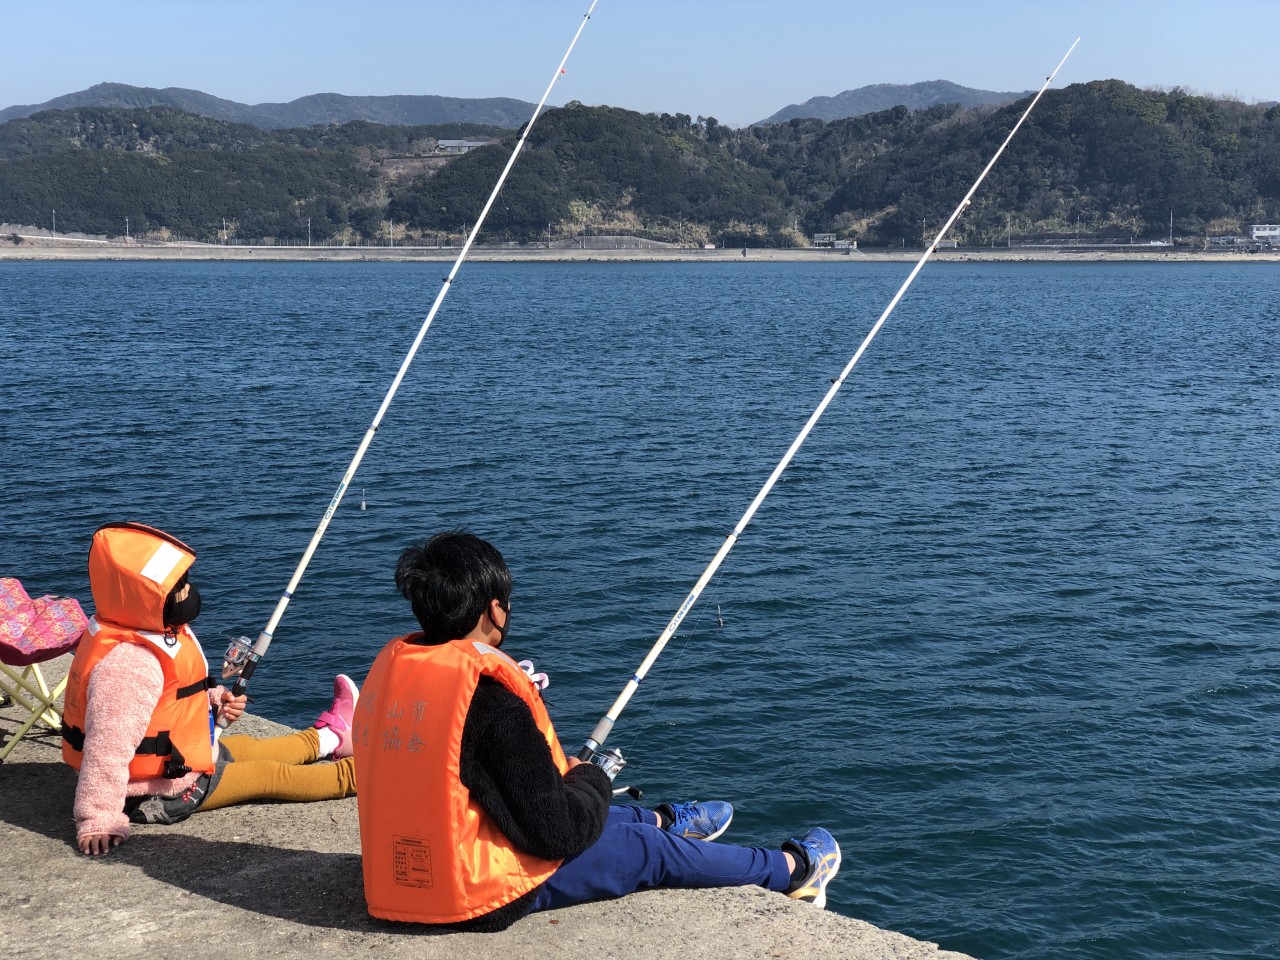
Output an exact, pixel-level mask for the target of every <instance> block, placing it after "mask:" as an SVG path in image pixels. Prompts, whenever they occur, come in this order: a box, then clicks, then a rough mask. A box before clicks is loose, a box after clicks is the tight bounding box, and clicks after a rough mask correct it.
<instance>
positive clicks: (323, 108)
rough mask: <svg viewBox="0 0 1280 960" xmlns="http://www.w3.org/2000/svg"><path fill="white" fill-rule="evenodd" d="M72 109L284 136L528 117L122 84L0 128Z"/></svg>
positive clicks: (485, 107)
mask: <svg viewBox="0 0 1280 960" xmlns="http://www.w3.org/2000/svg"><path fill="white" fill-rule="evenodd" d="M78 107H112V108H126V109H132V108H137V107H176V108H177V109H179V110H183V111H186V112H187V113H194V114H196V115H198V116H202V117H209V118H211V119H213V120H223V121H226V122H228V123H244V124H249V125H251V126H254V127H258V128H259V129H261V130H288V129H291V128H294V127H311V126H315V125H317V124H330V123H349V122H351V121H353V120H363V121H367V122H369V123H383V124H388V125H395V126H428V125H439V124H450V123H482V124H486V125H488V126H492V127H503V128H505V129H513V128H516V127H519V126H521V125H523V124H524V123H525V122H526V121H527V120H528V119H529V116H530V114H531V113H533V104H532V103H525V102H524V101H523V100H511V99H508V98H507V97H489V98H487V99H464V98H459V97H434V96H393V97H347V96H343V95H342V94H338V93H316V94H312V95H311V96H307V97H299V98H298V99H297V100H292V101H290V102H289V103H259V104H254V105H249V104H244V103H236V102H235V101H234V100H222V99H220V98H218V97H214V96H210V95H209V94H207V93H201V92H200V91H199V90H184V89H182V88H180V87H165V88H164V89H163V90H157V89H155V88H153V87H132V86H129V85H128V84H125V83H99V84H95V85H94V86H92V87H90V88H89V89H88V90H81V91H79V92H78V93H68V94H67V95H65V96H62V97H55V98H54V99H52V100H49V101H48V102H46V103H38V104H30V105H26V106H15V107H8V108H6V109H4V110H0V123H5V122H6V121H9V120H16V119H19V118H21V117H29V116H31V115H32V114H33V113H39V112H40V111H41V110H74V109H76V108H78Z"/></svg>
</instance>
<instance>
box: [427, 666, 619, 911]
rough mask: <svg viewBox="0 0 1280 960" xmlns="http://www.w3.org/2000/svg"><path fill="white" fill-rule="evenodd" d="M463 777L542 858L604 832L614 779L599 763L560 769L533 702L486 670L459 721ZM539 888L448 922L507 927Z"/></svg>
mask: <svg viewBox="0 0 1280 960" xmlns="http://www.w3.org/2000/svg"><path fill="white" fill-rule="evenodd" d="M460 761H461V775H462V776H461V779H462V784H463V786H465V787H466V788H467V789H468V790H470V791H471V795H472V796H473V797H474V798H475V800H476V802H477V803H478V804H479V805H480V806H481V807H482V808H483V809H484V811H485V812H486V813H488V814H489V816H491V817H493V819H494V822H495V823H496V824H497V825H498V829H500V830H501V831H502V832H503V834H504V835H505V836H506V837H507V839H508V840H510V841H511V843H512V845H513V846H515V847H517V848H519V849H521V850H523V851H525V852H526V853H531V854H533V855H534V856H535V857H541V858H542V859H544V860H564V859H567V858H569V857H573V856H577V855H578V854H579V853H582V851H584V850H586V849H587V848H588V847H589V846H591V845H592V844H593V843H595V842H596V841H597V840H599V839H600V834H601V833H602V832H603V831H604V824H605V819H606V818H607V817H608V814H609V803H610V800H611V799H612V795H613V784H612V783H611V782H610V780H609V778H608V777H607V776H605V774H604V771H602V770H601V769H600V768H599V767H597V766H596V765H595V764H590V763H584V764H582V765H580V766H577V767H574V768H573V769H572V770H570V771H569V772H568V773H567V774H565V775H564V776H563V777H562V776H561V775H560V771H559V770H557V769H556V766H555V763H554V762H553V761H552V759H551V748H550V747H548V746H547V741H546V739H545V738H544V737H543V736H542V734H541V733H540V732H539V730H538V726H537V724H536V723H535V722H534V720H533V713H532V712H531V711H530V710H529V707H528V705H527V704H526V703H525V702H524V701H523V700H521V699H520V698H519V697H517V696H516V695H515V694H514V693H512V692H511V691H510V690H508V689H507V688H506V687H504V686H503V685H502V684H501V683H499V682H498V681H496V680H493V679H491V678H489V677H482V678H481V679H480V684H479V686H477V687H476V692H475V694H474V696H473V697H472V699H471V706H470V708H469V709H468V710H467V719H466V723H465V725H464V726H463V728H462V754H461V758H460ZM537 893H538V888H534V889H533V890H531V891H530V892H529V893H527V894H525V895H524V896H522V897H520V898H519V899H517V900H514V901H512V902H511V903H509V904H507V905H506V906H504V907H499V908H498V909H497V910H494V911H493V912H491V913H487V914H485V915H484V916H481V917H476V918H474V919H472V920H465V921H463V922H461V923H456V924H448V926H450V927H454V928H457V929H463V930H505V929H506V928H507V927H509V926H511V924H513V923H515V922H516V921H517V920H518V919H520V918H521V917H522V916H524V915H525V914H526V913H528V912H529V907H530V906H531V905H532V903H533V899H534V897H536V896H537Z"/></svg>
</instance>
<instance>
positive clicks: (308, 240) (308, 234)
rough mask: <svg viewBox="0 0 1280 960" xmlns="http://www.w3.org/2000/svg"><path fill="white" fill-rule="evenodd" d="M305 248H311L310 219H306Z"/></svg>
mask: <svg viewBox="0 0 1280 960" xmlns="http://www.w3.org/2000/svg"><path fill="white" fill-rule="evenodd" d="M307 246H308V247H309V246H311V218H310V217H307Z"/></svg>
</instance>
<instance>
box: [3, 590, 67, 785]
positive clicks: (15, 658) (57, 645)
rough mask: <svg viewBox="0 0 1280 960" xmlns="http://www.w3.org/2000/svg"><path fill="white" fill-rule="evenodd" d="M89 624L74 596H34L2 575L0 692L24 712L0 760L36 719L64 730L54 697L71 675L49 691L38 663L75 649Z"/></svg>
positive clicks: (53, 727) (51, 726) (51, 727)
mask: <svg viewBox="0 0 1280 960" xmlns="http://www.w3.org/2000/svg"><path fill="white" fill-rule="evenodd" d="M87 624H88V620H87V619H86V618H85V615H84V611H83V610H81V609H80V604H79V603H77V602H76V601H75V600H73V599H71V598H70V597H54V596H46V597H41V598H40V599H39V600H32V599H31V598H30V597H29V596H27V591H26V590H24V589H23V587H22V584H21V583H19V582H18V581H17V580H15V579H13V578H12V577H0V694H2V695H5V696H8V697H10V698H12V701H13V703H14V704H17V705H19V706H21V707H22V708H24V709H25V710H26V719H25V720H24V721H23V722H22V724H21V726H19V727H18V730H17V732H16V733H14V734H13V735H12V736H10V737H9V741H8V742H7V743H6V744H5V745H4V746H3V747H0V763H3V762H4V760H5V758H6V757H8V756H9V752H10V751H11V750H12V749H13V748H14V746H16V745H17V743H18V741H19V740H21V739H22V738H23V737H24V736H26V734H27V731H29V730H30V729H31V728H32V727H33V726H35V725H36V724H37V723H42V724H44V725H45V726H46V727H48V728H49V729H51V730H61V729H62V709H61V708H60V707H59V706H58V705H57V702H56V701H57V699H58V698H59V697H60V696H62V691H63V690H64V689H66V686H67V679H66V677H65V676H64V677H63V678H62V679H61V680H60V681H59V682H58V683H57V684H56V685H55V686H54V687H53V688H52V689H50V687H49V685H48V683H46V682H45V678H44V674H42V673H41V672H40V664H42V663H44V662H46V661H48V660H53V659H55V658H56V657H60V656H62V655H63V654H64V653H70V652H71V651H72V650H74V649H75V647H76V644H77V643H79V642H80V635H81V634H82V633H84V629H85V626H86V625H87Z"/></svg>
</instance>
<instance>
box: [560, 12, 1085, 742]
mask: <svg viewBox="0 0 1280 960" xmlns="http://www.w3.org/2000/svg"><path fill="white" fill-rule="evenodd" d="M1079 42H1080V38H1079V37H1076V39H1075V42H1074V43H1072V44H1071V46H1070V47H1069V48H1068V49H1067V52H1066V53H1065V54H1064V55H1063V57H1062V59H1061V60H1059V61H1058V65H1057V66H1056V67H1054V68H1053V72H1052V73H1050V74H1049V76H1048V77H1046V78H1045V81H1044V84H1043V85H1042V86H1041V87H1040V90H1039V92H1037V93H1036V95H1035V96H1034V97H1033V98H1032V99H1031V103H1030V104H1028V105H1027V109H1026V110H1024V111H1023V113H1022V116H1021V117H1019V118H1018V122H1017V123H1015V124H1014V125H1013V129H1012V130H1010V131H1009V135H1008V136H1007V137H1005V139H1004V142H1003V143H1001V144H1000V149H998V150H997V151H996V152H995V155H994V156H993V157H992V158H991V160H990V161H989V162H988V163H987V165H986V166H985V167H984V168H983V170H982V173H980V174H979V175H978V179H977V180H975V181H974V183H973V186H971V187H970V188H969V192H968V193H966V194H965V195H964V199H962V200H961V201H960V204H959V205H958V206H957V207H956V208H955V210H954V211H953V212H952V214H951V216H950V217H948V218H947V222H946V223H944V224H943V225H942V229H941V230H939V231H938V233H937V236H935V237H934V238H933V242H931V243H930V244H929V246H928V247H927V248H926V249H925V251H924V255H923V256H921V257H920V259H919V260H918V261H917V262H916V265H915V267H914V268H912V270H911V273H910V274H908V275H907V279H906V280H905V281H903V283H902V286H901V287H899V288H898V292H897V293H895V294H894V295H893V299H892V300H890V301H889V305H888V306H887V307H885V309H884V312H883V313H882V314H880V319H879V320H877V321H876V322H875V324H874V325H873V326H872V328H871V330H870V331H869V332H868V333H867V335H866V337H864V338H863V340H862V343H861V344H860V345H859V346H858V349H857V351H855V352H854V354H853V357H852V358H851V359H850V360H849V362H848V363H847V364H845V367H844V369H843V370H842V371H841V372H840V376H838V377H836V378H835V379H834V380H833V381H832V382H831V387H830V389H828V390H827V392H826V395H825V396H824V397H823V398H822V401H821V402H820V403H819V404H818V406H817V407H816V408H815V409H814V411H813V413H812V414H811V415H810V416H809V419H808V421H807V422H806V423H805V425H804V427H803V429H801V431H800V433H799V434H798V435H797V436H796V438H795V440H793V441H792V442H791V446H790V447H789V448H788V449H787V452H786V453H785V454H783V457H782V459H781V460H779V461H778V464H777V466H775V467H774V468H773V472H772V473H771V474H769V478H768V479H767V480H766V481H765V483H764V486H762V487H761V488H760V492H759V493H757V494H756V496H755V499H754V500H752V501H751V504H750V506H748V507H747V511H746V513H744V514H743V515H742V518H741V519H740V520H739V521H738V523H737V526H735V527H734V528H733V530H732V532H731V533H730V534H729V535H728V536H727V537H725V541H724V543H723V544H721V546H720V549H719V550H718V551H716V555H715V556H714V557H713V558H712V560H711V563H710V564H708V565H707V568H706V569H705V570H703V571H702V575H701V576H700V577H698V581H697V583H695V584H694V586H693V589H692V590H690V591H689V594H688V596H686V597H685V598H684V602H683V603H681V604H680V607H679V609H678V610H676V612H675V615H674V616H673V617H672V618H671V620H670V621H669V622H668V623H667V625H666V627H665V628H664V629H663V631H662V634H661V635H660V636H659V637H658V639H657V641H656V642H655V643H654V645H653V647H652V648H651V649H650V650H649V654H648V656H646V657H645V658H644V661H643V662H642V663H641V664H640V666H639V668H638V669H637V670H636V672H635V673H634V674H633V675H632V677H631V679H630V680H628V681H627V683H626V685H625V686H624V687H623V688H622V692H621V693H620V694H619V695H618V699H617V700H615V701H614V703H613V706H611V707H610V708H609V710H608V712H607V713H606V714H605V715H604V716H603V717H601V718H600V721H599V722H598V723H597V724H596V725H595V728H594V729H593V730H592V731H591V735H590V736H589V737H587V740H586V743H584V744H583V747H582V749H581V750H580V751H579V753H578V757H579V759H581V760H590V759H591V758H592V757H593V756H595V755H596V753H597V751H598V750H599V749H600V747H601V745H603V744H604V742H605V740H606V739H607V738H608V736H609V733H610V732H611V731H612V730H613V725H614V723H615V722H616V721H617V719H618V716H619V714H621V713H622V711H623V708H625V707H626V705H627V702H628V701H629V700H630V699H631V697H632V695H633V694H634V693H635V692H636V689H637V688H638V687H639V686H640V683H641V681H642V680H644V678H645V675H646V674H647V673H648V672H649V668H650V667H652V666H653V663H654V661H655V660H657V659H658V656H659V655H660V654H661V653H662V651H663V648H665V647H666V645H667V642H668V641H669V640H670V639H671V638H672V636H673V635H674V634H675V632H676V630H677V629H678V628H679V626H680V624H681V622H683V620H684V618H685V617H686V616H687V615H688V613H689V610H690V609H691V608H692V607H693V605H694V604H695V603H696V602H697V601H698V597H700V596H701V595H702V592H703V590H705V589H706V586H707V584H708V583H709V582H710V580H711V578H712V576H714V575H715V572H716V571H717V570H718V569H719V568H720V565H721V564H722V563H723V562H724V559H725V557H727V556H728V555H729V551H730V550H732V549H733V547H734V544H736V543H737V542H738V537H739V536H740V535H741V534H742V531H743V529H745V527H746V526H747V524H748V523H750V522H751V518H752V517H754V516H755V514H756V511H757V510H759V509H760V504H761V503H763V502H764V499H765V497H767V496H768V495H769V492H770V491H771V490H772V489H773V488H774V486H775V485H776V484H777V482H778V480H779V479H780V478H781V476H782V473H783V471H784V470H786V469H787V466H788V465H789V464H790V463H791V461H792V459H793V458H794V457H795V455H796V453H797V452H798V451H799V449H800V447H801V445H802V444H803V443H804V441H805V439H806V438H807V437H808V436H809V434H810V432H811V431H812V430H813V428H814V427H815V426H816V425H817V423H818V420H820V419H821V418H822V414H823V413H825V412H826V409H827V407H828V406H830V405H831V401H832V400H834V399H835V396H836V394H837V393H838V392H839V391H840V388H841V387H842V386H844V382H845V380H846V379H848V377H849V374H850V373H852V372H853V368H854V366H855V365H856V364H857V362H858V361H859V360H860V359H861V358H862V355H863V353H864V352H866V349H867V347H868V346H870V344H871V341H872V340H873V339H875V336H876V334H877V333H879V332H880V328H881V327H882V326H884V323H885V321H886V320H888V319H889V315H890V314H891V313H893V311H894V309H895V308H896V307H897V306H898V303H899V301H901V300H902V297H903V296H904V295H905V294H906V292H907V289H908V288H909V287H910V286H911V284H912V282H913V281H914V280H915V278H916V276H917V275H918V274H919V273H920V271H921V270H922V269H924V265H925V263H927V262H928V260H929V257H930V256H932V255H933V254H934V252H936V251H937V249H938V244H939V243H940V242H941V241H942V238H943V237H945V236H946V234H947V231H948V230H950V229H951V226H952V225H953V224H954V223H955V222H956V221H957V220H958V219H960V215H961V214H962V213H963V212H964V211H965V209H966V208H967V207H968V206H969V203H970V201H971V200H972V198H973V195H974V194H975V193H976V192H977V190H978V187H979V186H980V185H981V184H982V181H983V180H985V179H986V176H987V174H988V173H990V172H991V168H992V167H994V166H995V165H996V161H997V160H999V159H1000V155H1001V154H1002V153H1004V150H1005V147H1007V146H1009V142H1010V141H1011V140H1013V137H1014V134H1016V133H1017V132H1018V130H1019V129H1021V127H1022V124H1023V123H1024V122H1026V119H1027V117H1029V116H1031V111H1032V110H1034V109H1035V106H1036V104H1037V103H1039V102H1040V98H1041V97H1043V96H1044V92H1045V91H1046V90H1048V89H1049V85H1050V84H1051V83H1053V78H1054V77H1056V76H1057V75H1058V71H1059V70H1061V69H1062V65H1063V64H1064V63H1066V62H1067V57H1069V56H1071V53H1072V51H1073V50H1075V48H1076V45H1077V44H1078V43H1079Z"/></svg>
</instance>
